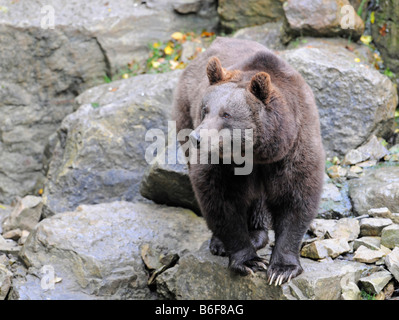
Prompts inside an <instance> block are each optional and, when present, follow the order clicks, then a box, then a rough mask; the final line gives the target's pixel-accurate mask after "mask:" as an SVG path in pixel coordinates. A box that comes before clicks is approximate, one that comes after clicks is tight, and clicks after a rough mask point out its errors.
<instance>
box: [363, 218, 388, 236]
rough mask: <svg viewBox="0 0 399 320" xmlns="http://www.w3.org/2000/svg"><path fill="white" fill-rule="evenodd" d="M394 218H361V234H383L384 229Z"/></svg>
mask: <svg viewBox="0 0 399 320" xmlns="http://www.w3.org/2000/svg"><path fill="white" fill-rule="evenodd" d="M391 224H392V220H391V219H387V218H364V219H361V220H360V235H361V236H381V232H382V230H383V229H384V228H385V227H387V226H389V225H391Z"/></svg>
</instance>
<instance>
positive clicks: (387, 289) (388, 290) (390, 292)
mask: <svg viewBox="0 0 399 320" xmlns="http://www.w3.org/2000/svg"><path fill="white" fill-rule="evenodd" d="M383 292H384V294H385V298H386V299H390V298H391V297H392V295H393V293H394V292H395V285H394V282H393V281H390V282H389V283H388V284H387V285H386V286H385V288H384V291H383Z"/></svg>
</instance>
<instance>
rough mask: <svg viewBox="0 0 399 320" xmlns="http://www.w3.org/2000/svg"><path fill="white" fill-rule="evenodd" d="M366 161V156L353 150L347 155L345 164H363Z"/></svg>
mask: <svg viewBox="0 0 399 320" xmlns="http://www.w3.org/2000/svg"><path fill="white" fill-rule="evenodd" d="M364 160H366V158H364V156H363V154H362V153H361V152H359V151H358V150H353V149H352V150H350V151H349V152H348V153H347V154H346V155H345V158H344V162H343V164H345V165H352V164H357V163H359V162H362V161H364ZM358 168H359V167H358Z"/></svg>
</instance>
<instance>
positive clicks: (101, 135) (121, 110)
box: [43, 71, 180, 214]
mask: <svg viewBox="0 0 399 320" xmlns="http://www.w3.org/2000/svg"><path fill="white" fill-rule="evenodd" d="M179 75H180V71H175V72H170V73H165V74H157V75H142V76H137V77H134V78H130V79H127V80H121V81H117V82H113V83H112V84H106V85H102V86H98V87H95V88H92V89H90V90H87V91H86V92H84V93H83V94H82V95H80V96H79V97H77V99H76V101H77V104H78V105H80V106H81V107H80V108H79V109H78V110H77V111H76V112H75V113H73V114H71V115H69V116H68V117H67V118H65V120H64V121H63V122H62V124H61V127H60V128H59V130H58V138H57V139H58V140H57V142H56V147H55V149H54V150H53V157H52V161H51V163H50V165H49V170H48V174H47V182H46V185H45V189H44V194H43V199H44V202H45V204H46V207H47V208H48V209H49V210H50V212H51V211H52V212H53V213H54V212H57V213H58V212H63V211H68V210H72V209H74V208H76V207H77V206H78V205H79V204H89V203H100V202H110V201H115V200H127V201H133V200H135V199H138V198H142V197H141V196H140V193H139V185H140V182H141V179H142V177H143V174H144V171H145V169H146V167H147V166H148V163H147V161H146V159H145V152H146V149H147V147H148V146H149V145H150V144H151V143H152V142H153V141H146V139H145V136H146V133H147V131H148V130H149V129H159V130H161V131H162V132H164V133H165V137H166V134H167V119H168V118H169V117H170V111H171V107H172V106H171V104H172V103H171V101H172V95H173V90H174V88H175V87H176V84H177V80H178V77H179ZM110 88H111V90H110ZM93 106H94V107H93ZM159 151H160V150H159ZM50 214H51V213H50Z"/></svg>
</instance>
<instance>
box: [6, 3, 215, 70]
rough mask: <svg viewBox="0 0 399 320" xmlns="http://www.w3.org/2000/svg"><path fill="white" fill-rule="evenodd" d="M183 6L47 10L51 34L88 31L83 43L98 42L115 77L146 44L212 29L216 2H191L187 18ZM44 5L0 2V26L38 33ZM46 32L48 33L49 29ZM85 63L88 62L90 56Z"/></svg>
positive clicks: (139, 55) (64, 6) (115, 5)
mask: <svg viewBox="0 0 399 320" xmlns="http://www.w3.org/2000/svg"><path fill="white" fill-rule="evenodd" d="M183 2H184V1H181V0H149V1H118V0H109V1H106V2H105V3H104V2H99V1H98V0H88V1H84V2H82V3H79V4H77V3H75V2H71V1H66V0H53V1H51V3H50V4H51V7H52V8H53V9H54V14H55V19H54V27H55V30H58V29H59V28H65V29H68V30H71V31H73V30H87V31H88V32H89V36H88V37H87V38H92V39H95V40H96V41H98V44H99V45H100V46H101V48H102V50H103V52H104V54H105V56H106V57H107V59H108V62H109V64H110V66H111V69H112V71H115V70H117V69H118V68H119V67H124V66H126V64H127V63H128V62H131V61H132V60H133V59H135V60H140V59H143V58H146V55H147V53H148V43H151V42H155V41H159V40H163V41H164V40H168V39H170V35H171V34H172V33H173V32H175V31H176V30H192V31H194V30H196V31H199V32H200V31H202V29H207V30H209V31H212V30H213V29H214V28H215V27H216V26H217V24H218V21H219V19H218V14H217V11H216V1H215V0H204V1H192V2H196V4H194V6H195V7H196V8H195V10H191V12H183V11H184V9H182V5H184V3H183ZM48 4H49V3H48V1H45V0H32V1H28V2H26V1H21V2H20V1H18V2H15V1H13V0H6V1H3V3H2V5H3V6H6V7H7V8H8V9H9V10H8V12H7V14H5V15H2V16H1V17H0V23H4V24H11V25H14V26H15V27H17V28H39V27H40V26H41V24H42V22H44V24H45V25H46V23H47V21H48V19H46V17H47V16H48V10H46V7H45V6H46V5H48ZM105 4H106V5H105ZM186 4H187V1H186ZM42 10H43V12H42ZM49 30H50V31H49ZM45 32H47V33H48V32H51V29H46V30H45ZM47 33H45V34H47ZM71 40H73V38H72V37H71ZM85 58H86V59H88V58H90V55H87V56H86V57H85Z"/></svg>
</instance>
